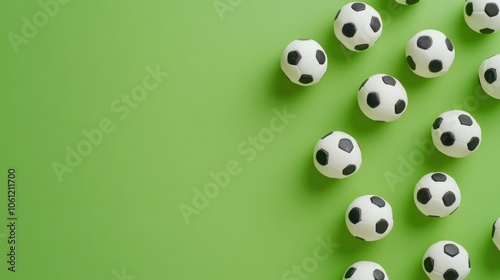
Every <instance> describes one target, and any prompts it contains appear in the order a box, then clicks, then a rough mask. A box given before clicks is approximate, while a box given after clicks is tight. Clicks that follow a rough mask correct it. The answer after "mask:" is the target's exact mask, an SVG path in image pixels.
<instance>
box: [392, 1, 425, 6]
mask: <svg viewBox="0 0 500 280" xmlns="http://www.w3.org/2000/svg"><path fill="white" fill-rule="evenodd" d="M396 2H398V3H399V4H403V5H414V4H417V3H418V2H420V0H396Z"/></svg>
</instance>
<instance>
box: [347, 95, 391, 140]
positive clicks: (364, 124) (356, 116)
mask: <svg viewBox="0 0 500 280" xmlns="http://www.w3.org/2000/svg"><path fill="white" fill-rule="evenodd" d="M348 122H349V130H350V131H352V132H353V134H354V135H367V134H371V133H373V132H374V131H383V130H384V129H386V128H387V126H388V125H390V124H389V123H386V122H377V121H374V120H372V119H370V118H368V117H367V116H365V114H363V112H362V111H361V109H360V108H359V104H358V99H357V94H356V98H353V100H352V101H351V104H350V109H349V117H348Z"/></svg>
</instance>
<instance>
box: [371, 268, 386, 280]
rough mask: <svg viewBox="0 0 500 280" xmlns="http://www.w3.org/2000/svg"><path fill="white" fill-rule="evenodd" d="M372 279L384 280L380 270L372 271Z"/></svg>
mask: <svg viewBox="0 0 500 280" xmlns="http://www.w3.org/2000/svg"><path fill="white" fill-rule="evenodd" d="M373 279H374V280H384V279H385V274H384V273H383V272H382V271H381V270H379V269H375V270H374V271H373Z"/></svg>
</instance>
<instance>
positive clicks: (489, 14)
mask: <svg viewBox="0 0 500 280" xmlns="http://www.w3.org/2000/svg"><path fill="white" fill-rule="evenodd" d="M499 7H500V0H466V1H465V6H464V18H465V22H467V25H468V26H469V27H470V28H471V29H472V30H474V31H476V32H477V33H481V34H491V33H495V32H497V31H498V30H499V29H500V14H499Z"/></svg>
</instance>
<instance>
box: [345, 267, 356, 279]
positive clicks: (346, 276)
mask: <svg viewBox="0 0 500 280" xmlns="http://www.w3.org/2000/svg"><path fill="white" fill-rule="evenodd" d="M354 272H356V268H355V267H349V269H348V270H347V271H346V272H345V275H344V278H345V279H349V278H351V276H353V275H354Z"/></svg>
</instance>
